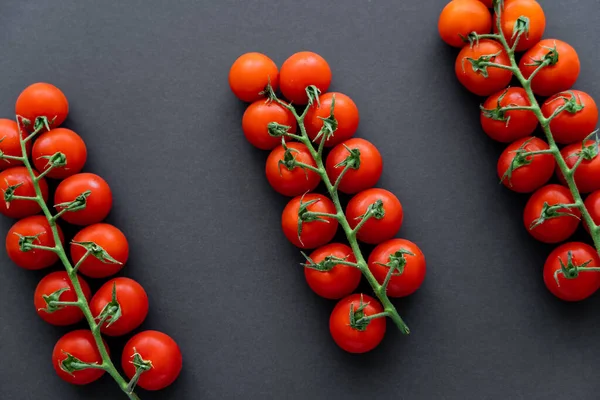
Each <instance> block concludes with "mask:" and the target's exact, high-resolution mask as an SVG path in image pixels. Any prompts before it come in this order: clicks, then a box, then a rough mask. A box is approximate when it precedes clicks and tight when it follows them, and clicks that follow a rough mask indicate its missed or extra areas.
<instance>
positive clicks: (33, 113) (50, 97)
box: [15, 82, 69, 132]
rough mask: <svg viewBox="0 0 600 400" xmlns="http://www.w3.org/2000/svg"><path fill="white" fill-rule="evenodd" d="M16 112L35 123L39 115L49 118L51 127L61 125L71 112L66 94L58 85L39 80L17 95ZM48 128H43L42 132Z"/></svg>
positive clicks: (31, 126)
mask: <svg viewBox="0 0 600 400" xmlns="http://www.w3.org/2000/svg"><path fill="white" fill-rule="evenodd" d="M15 114H16V115H19V116H21V117H23V118H26V119H28V120H29V121H30V123H31V125H30V128H31V130H32V131H33V124H34V123H35V119H36V118H37V117H46V118H48V125H49V126H50V129H52V128H56V127H59V126H60V125H62V123H63V122H65V120H66V119H67V116H68V114H69V101H68V100H67V97H66V96H65V94H64V93H63V92H62V91H61V90H60V89H59V88H57V87H56V86H54V85H52V84H50V83H45V82H38V83H34V84H32V85H29V86H27V87H26V88H25V89H24V90H23V91H22V92H21V93H20V94H19V97H17V102H16V104H15ZM45 130H46V128H42V132H43V131H45Z"/></svg>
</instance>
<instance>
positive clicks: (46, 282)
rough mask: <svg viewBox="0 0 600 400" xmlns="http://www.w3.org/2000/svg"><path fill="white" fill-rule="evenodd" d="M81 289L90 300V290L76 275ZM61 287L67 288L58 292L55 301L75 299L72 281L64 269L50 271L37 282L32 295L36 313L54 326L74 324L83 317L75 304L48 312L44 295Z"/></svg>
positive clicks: (48, 294) (87, 299)
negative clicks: (58, 294)
mask: <svg viewBox="0 0 600 400" xmlns="http://www.w3.org/2000/svg"><path fill="white" fill-rule="evenodd" d="M77 280H78V281H79V286H81V291H82V292H83V295H84V296H85V299H86V301H89V300H90V297H91V295H92V292H91V290H90V286H89V285H88V283H87V282H86V281H85V280H83V278H81V277H80V276H77ZM61 289H68V290H66V291H64V292H62V293H61V294H60V296H58V297H57V298H56V299H54V300H57V301H77V294H76V293H75V289H74V287H73V283H72V282H71V279H70V278H69V274H67V272H66V271H56V272H51V273H49V274H48V275H46V276H45V277H43V278H42V280H41V281H40V282H39V283H38V285H37V287H36V288H35V294H34V296H33V304H34V305H35V310H36V311H37V314H38V315H39V316H40V318H42V319H43V320H44V321H46V322H47V323H49V324H52V325H56V326H66V325H72V324H76V323H77V322H79V321H81V320H82V319H83V313H82V312H81V309H80V308H79V307H75V306H60V307H59V309H58V310H56V311H52V312H48V311H46V310H48V303H47V302H46V301H45V300H44V296H50V295H51V294H53V293H56V292H57V291H59V290H61Z"/></svg>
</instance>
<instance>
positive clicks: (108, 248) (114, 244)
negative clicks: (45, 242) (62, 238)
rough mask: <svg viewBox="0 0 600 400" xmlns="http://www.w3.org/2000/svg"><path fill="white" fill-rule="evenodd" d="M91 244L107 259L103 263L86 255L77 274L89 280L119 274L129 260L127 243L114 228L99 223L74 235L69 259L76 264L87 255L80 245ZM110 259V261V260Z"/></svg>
mask: <svg viewBox="0 0 600 400" xmlns="http://www.w3.org/2000/svg"><path fill="white" fill-rule="evenodd" d="M86 242H91V243H95V244H96V245H97V246H99V247H101V248H102V249H103V250H104V251H105V252H106V254H108V256H109V257H105V259H104V261H102V260H99V259H98V258H96V257H94V256H93V255H91V254H90V255H88V256H87V257H86V258H85V260H83V261H82V262H81V264H80V266H79V273H81V274H82V275H85V276H87V277H90V278H107V277H109V276H112V275H114V274H116V273H117V272H119V271H120V270H121V269H122V268H123V266H124V265H125V263H127V260H128V258H129V242H128V241H127V237H126V236H125V234H124V233H123V232H122V231H121V230H120V229H119V228H117V227H116V226H114V225H111V224H107V223H104V222H100V223H97V224H92V225H89V226H86V227H84V228H83V229H81V230H80V231H79V232H77V233H76V234H75V236H74V237H73V240H72V241H71V245H70V253H71V259H72V260H73V263H75V264H77V263H79V261H80V260H81V259H82V258H83V257H84V256H85V254H86V253H87V251H88V250H87V249H86V248H85V247H83V246H82V245H81V243H86ZM111 259H112V260H111Z"/></svg>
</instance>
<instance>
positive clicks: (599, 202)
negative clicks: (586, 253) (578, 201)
mask: <svg viewBox="0 0 600 400" xmlns="http://www.w3.org/2000/svg"><path fill="white" fill-rule="evenodd" d="M583 204H584V206H585V208H586V210H587V211H588V213H589V214H590V217H592V221H594V223H595V224H596V225H600V190H596V191H594V192H592V193H590V194H589V195H588V196H587V197H586V199H585V201H584V202H583ZM583 228H584V229H585V230H586V232H588V233H589V232H590V227H589V226H588V224H587V223H586V222H585V221H583Z"/></svg>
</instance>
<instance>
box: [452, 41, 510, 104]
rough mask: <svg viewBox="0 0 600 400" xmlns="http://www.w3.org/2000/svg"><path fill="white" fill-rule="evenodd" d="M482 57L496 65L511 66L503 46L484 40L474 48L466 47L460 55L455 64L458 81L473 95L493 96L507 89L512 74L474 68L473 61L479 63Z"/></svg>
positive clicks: (491, 69) (493, 69) (492, 68)
mask: <svg viewBox="0 0 600 400" xmlns="http://www.w3.org/2000/svg"><path fill="white" fill-rule="evenodd" d="M482 56H488V57H491V58H490V61H491V62H494V63H496V64H502V65H506V66H509V65H510V59H509V58H508V56H507V55H506V52H505V51H504V48H503V47H502V45H501V44H500V43H498V42H496V41H494V40H490V39H482V40H480V41H479V44H474V45H473V47H471V46H470V45H469V46H465V47H463V48H462V50H461V51H460V52H459V53H458V57H456V62H455V64H454V72H455V74H456V77H457V78H458V81H459V82H460V83H461V84H462V85H463V86H464V87H465V88H466V89H467V90H468V91H470V92H471V93H474V94H476V95H478V96H491V95H492V94H494V93H496V92H498V91H500V90H502V89H504V88H506V86H508V84H509V83H510V81H511V79H512V73H511V72H510V71H508V70H506V69H503V68H498V67H485V71H487V76H486V73H485V72H484V71H483V70H484V68H483V67H482V68H477V69H475V68H474V65H473V63H472V62H471V60H474V61H477V60H479V58H480V57H482Z"/></svg>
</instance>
